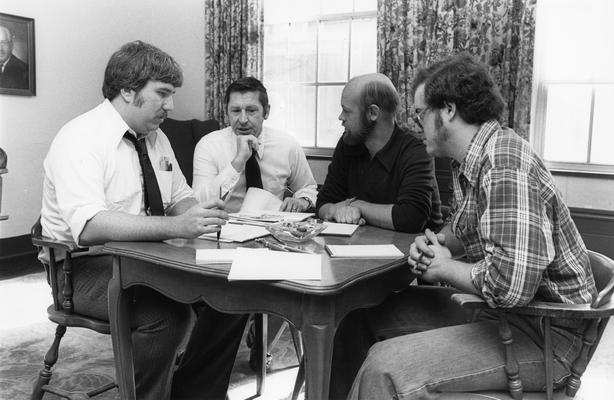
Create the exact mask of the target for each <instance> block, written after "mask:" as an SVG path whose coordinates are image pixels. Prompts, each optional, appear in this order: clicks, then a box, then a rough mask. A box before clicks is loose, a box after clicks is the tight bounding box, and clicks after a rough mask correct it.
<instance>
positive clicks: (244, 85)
mask: <svg viewBox="0 0 614 400" xmlns="http://www.w3.org/2000/svg"><path fill="white" fill-rule="evenodd" d="M246 92H258V99H259V100H260V104H262V108H264V109H265V110H266V108H267V106H268V105H269V95H268V94H267V91H266V88H265V87H264V85H263V84H262V82H260V81H259V80H258V79H256V78H254V77H253V76H246V77H243V78H239V79H237V80H236V81H234V82H232V83H231V84H230V85H229V86H228V88H227V89H226V95H225V96H224V104H226V107H228V102H229V101H230V95H231V94H232V93H246Z"/></svg>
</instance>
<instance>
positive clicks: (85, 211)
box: [70, 205, 106, 246]
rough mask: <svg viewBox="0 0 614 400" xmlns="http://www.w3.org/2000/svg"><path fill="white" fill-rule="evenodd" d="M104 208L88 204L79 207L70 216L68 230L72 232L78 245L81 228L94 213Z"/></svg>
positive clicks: (79, 244)
mask: <svg viewBox="0 0 614 400" xmlns="http://www.w3.org/2000/svg"><path fill="white" fill-rule="evenodd" d="M105 210H106V209H105V208H104V207H101V206H97V205H88V206H84V207H80V208H79V209H78V210H76V211H75V213H74V214H73V215H72V218H70V232H71V233H72V237H73V240H74V241H75V243H76V244H77V245H78V246H81V243H79V237H80V236H81V232H83V228H85V224H87V222H88V221H89V220H90V219H92V218H94V216H95V215H96V214H98V213H99V212H101V211H105Z"/></svg>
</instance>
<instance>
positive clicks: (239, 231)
mask: <svg viewBox="0 0 614 400" xmlns="http://www.w3.org/2000/svg"><path fill="white" fill-rule="evenodd" d="M266 235H269V231H267V230H266V229H264V228H263V227H261V226H252V225H237V224H226V225H222V231H221V233H220V242H237V243H243V242H247V241H248V240H252V239H256V238H259V237H262V236H266ZM199 238H200V239H208V240H217V234H216V232H214V233H205V234H204V235H200V236H199Z"/></svg>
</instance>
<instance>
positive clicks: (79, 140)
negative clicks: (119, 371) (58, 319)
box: [40, 41, 247, 400]
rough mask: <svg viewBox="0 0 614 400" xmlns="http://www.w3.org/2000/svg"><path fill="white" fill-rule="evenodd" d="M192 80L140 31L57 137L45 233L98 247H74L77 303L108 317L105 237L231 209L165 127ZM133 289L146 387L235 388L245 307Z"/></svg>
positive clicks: (207, 219) (151, 390) (175, 234)
mask: <svg viewBox="0 0 614 400" xmlns="http://www.w3.org/2000/svg"><path fill="white" fill-rule="evenodd" d="M182 81H183V74H182V72H181V68H180V67H179V65H178V64H177V63H176V62H175V60H173V58H172V57H171V56H169V55H168V54H166V53H165V52H163V51H162V50H160V49H158V48H156V47H154V46H152V45H149V44H147V43H143V42H141V41H135V42H131V43H127V44H125V45H124V46H122V47H121V48H120V49H119V50H118V51H117V52H115V53H114V54H113V55H112V56H111V59H110V60H109V62H108V64H107V67H106V70H105V76H104V82H103V88H102V92H103V95H104V97H105V100H104V101H103V102H102V103H101V104H100V105H98V106H97V107H95V108H94V109H92V110H90V111H88V112H86V113H85V114H82V115H80V116H78V117H76V118H75V119H73V120H72V121H70V122H68V123H67V124H66V125H64V126H63V127H62V128H61V129H60V132H59V133H58V134H57V136H56V137H55V139H54V140H53V142H52V144H51V147H50V149H49V153H48V154H47V157H46V158H45V161H44V164H43V166H44V173H45V176H44V183H43V204H42V210H41V224H42V227H43V234H44V235H45V236H48V237H51V238H55V239H60V240H70V241H74V242H75V243H77V244H78V245H80V246H86V247H89V250H88V252H87V253H85V255H82V256H79V257H75V258H74V259H73V285H74V296H73V299H74V303H75V312H77V313H80V314H85V315H88V316H91V317H95V318H98V319H101V320H108V318H109V313H108V309H107V284H108V281H109V279H110V278H111V275H112V272H111V270H112V268H111V267H112V261H113V260H112V257H111V256H109V255H105V254H101V253H100V251H99V249H100V245H102V244H104V243H105V242H108V241H155V240H164V239H170V238H195V237H197V236H199V235H201V234H203V233H209V232H215V231H218V230H219V229H220V228H219V225H220V224H224V223H225V222H226V219H227V218H228V216H227V214H226V212H225V211H223V210H222V208H223V204H222V202H221V201H219V200H211V201H208V202H204V203H198V201H197V200H196V199H195V197H194V195H193V191H192V189H191V188H190V187H189V186H188V185H187V183H186V180H185V178H184V176H183V175H182V174H181V170H180V169H179V168H178V164H177V160H176V159H175V155H174V154H173V150H172V148H171V146H170V143H169V141H168V139H167V138H166V136H165V135H164V133H162V131H160V129H158V126H159V125H160V123H161V122H162V121H163V120H164V118H166V116H167V113H168V112H169V111H171V110H172V109H173V95H174V94H175V89H176V88H177V87H180V86H181V84H182ZM147 160H150V161H147ZM150 178H151V179H150ZM81 254H83V253H79V254H78V255H81ZM46 256H47V255H45V254H41V255H40V257H41V258H42V259H44V258H45V257H46ZM62 258H63V255H60V257H59V260H61V259H62ZM60 262H61V261H60ZM60 274H61V271H60ZM63 281H64V279H63V277H60V279H58V282H59V283H60V292H62V290H61V289H62V286H63ZM131 295H132V299H131V300H132V301H131V307H130V323H131V332H132V342H133V344H134V370H135V371H134V372H135V383H136V395H137V398H138V399H139V400H142V399H152V400H153V399H155V400H161V399H167V400H168V399H170V398H171V397H172V399H173V400H177V399H220V400H223V399H225V397H226V391H227V388H228V382H229V379H230V373H231V371H232V366H233V363H234V359H235V356H236V352H237V349H238V346H239V344H240V342H241V337H242V334H243V330H244V328H245V322H246V320H247V316H243V315H230V314H223V313H220V312H217V311H215V310H213V309H212V308H210V307H209V306H207V305H206V304H204V303H197V304H196V305H194V306H193V307H190V306H189V305H185V304H180V303H177V302H174V301H172V300H171V299H169V298H167V297H165V296H163V295H162V294H160V293H158V292H156V291H154V290H152V289H149V288H147V287H144V286H136V287H134V288H132V289H131ZM190 333H191V334H190ZM186 341H187V345H186V346H187V347H186V350H185V353H184V356H183V357H182V359H181V363H179V365H178V366H177V365H176V360H177V354H178V353H179V351H180V348H181V347H182V346H183V345H184V344H185V343H186ZM171 382H172V385H171Z"/></svg>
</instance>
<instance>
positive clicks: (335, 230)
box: [320, 221, 359, 236]
mask: <svg viewBox="0 0 614 400" xmlns="http://www.w3.org/2000/svg"><path fill="white" fill-rule="evenodd" d="M324 225H326V228H324V230H323V231H322V232H320V235H338V236H352V235H353V234H354V231H355V230H356V228H358V226H359V225H357V224H341V223H338V222H328V221H327V222H325V223H324Z"/></svg>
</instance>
